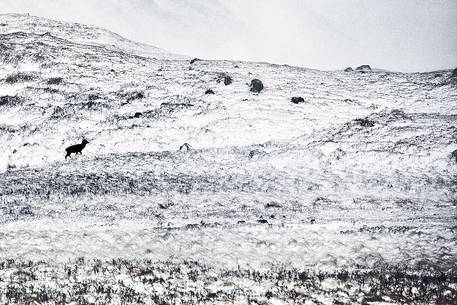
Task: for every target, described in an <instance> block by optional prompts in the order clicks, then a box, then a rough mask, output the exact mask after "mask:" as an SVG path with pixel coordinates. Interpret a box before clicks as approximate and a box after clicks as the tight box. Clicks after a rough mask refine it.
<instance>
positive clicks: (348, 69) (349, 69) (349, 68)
mask: <svg viewBox="0 0 457 305" xmlns="http://www.w3.org/2000/svg"><path fill="white" fill-rule="evenodd" d="M352 71H354V69H352V68H351V67H347V68H346V69H344V72H352Z"/></svg>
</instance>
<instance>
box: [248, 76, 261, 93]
mask: <svg viewBox="0 0 457 305" xmlns="http://www.w3.org/2000/svg"><path fill="white" fill-rule="evenodd" d="M250 87H251V89H250V90H251V92H256V93H260V91H262V90H263V83H262V81H261V80H259V79H253V80H251V85H250Z"/></svg>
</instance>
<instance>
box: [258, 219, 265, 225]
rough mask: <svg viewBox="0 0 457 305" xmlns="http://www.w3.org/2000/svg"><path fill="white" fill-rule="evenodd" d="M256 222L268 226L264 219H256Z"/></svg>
mask: <svg viewBox="0 0 457 305" xmlns="http://www.w3.org/2000/svg"><path fill="white" fill-rule="evenodd" d="M257 222H258V223H263V224H268V220H266V219H258V220H257Z"/></svg>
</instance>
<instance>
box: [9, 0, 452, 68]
mask: <svg viewBox="0 0 457 305" xmlns="http://www.w3.org/2000/svg"><path fill="white" fill-rule="evenodd" d="M10 12H28V13H30V14H32V15H37V16H44V17H48V18H54V19H60V20H67V21H76V22H81V23H88V24H93V25H98V26H102V27H105V28H108V29H110V30H112V31H114V32H117V33H119V34H121V35H123V36H125V37H127V38H130V39H133V40H137V41H141V42H146V43H149V44H152V45H155V46H158V47H161V48H164V49H167V50H169V51H172V52H175V53H180V54H185V55H189V56H195V57H201V58H208V59H241V60H255V61H269V62H275V63H287V64H292V65H300V66H305V67H310V68H318V69H328V70H330V69H340V68H345V67H347V66H357V65H361V64H370V65H371V66H372V67H377V68H383V69H389V70H395V71H405V72H412V71H431V70H438V69H449V68H455V67H457V0H313V1H311V0H0V13H10Z"/></svg>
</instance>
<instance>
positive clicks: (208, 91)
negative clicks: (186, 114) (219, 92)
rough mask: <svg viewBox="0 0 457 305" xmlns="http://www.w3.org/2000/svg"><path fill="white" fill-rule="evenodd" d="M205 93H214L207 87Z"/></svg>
mask: <svg viewBox="0 0 457 305" xmlns="http://www.w3.org/2000/svg"><path fill="white" fill-rule="evenodd" d="M205 94H214V91H213V90H211V89H208V90H206V91H205Z"/></svg>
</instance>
